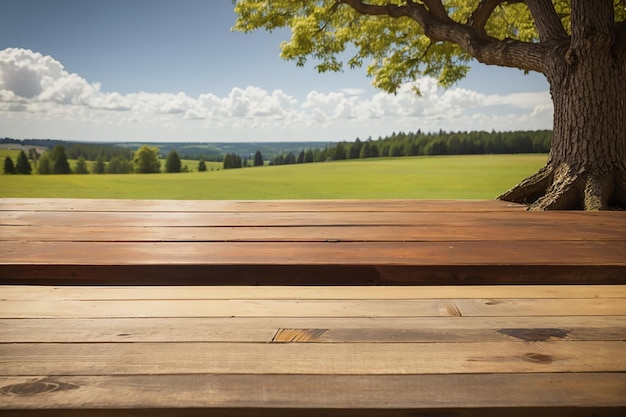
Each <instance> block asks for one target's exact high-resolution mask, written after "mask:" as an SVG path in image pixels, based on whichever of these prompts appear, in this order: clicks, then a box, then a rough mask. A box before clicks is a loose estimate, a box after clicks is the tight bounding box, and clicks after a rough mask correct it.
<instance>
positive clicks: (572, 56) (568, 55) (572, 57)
mask: <svg viewBox="0 0 626 417" xmlns="http://www.w3.org/2000/svg"><path fill="white" fill-rule="evenodd" d="M576 61H578V57H577V56H576V52H574V50H573V49H572V48H570V49H568V50H567V52H565V62H566V63H567V65H574V64H575V63H576Z"/></svg>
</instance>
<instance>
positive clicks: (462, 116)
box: [0, 0, 552, 142]
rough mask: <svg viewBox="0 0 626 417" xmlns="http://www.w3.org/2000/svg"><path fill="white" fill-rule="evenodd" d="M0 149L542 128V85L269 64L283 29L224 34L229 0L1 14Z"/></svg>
mask: <svg viewBox="0 0 626 417" xmlns="http://www.w3.org/2000/svg"><path fill="white" fill-rule="evenodd" d="M1 10H2V12H1V13H0V137H11V138H15V139H27V138H39V139H42V138H52V139H65V140H80V141H97V142H109V141H110V142H124V141H130V142H137V141H141V142H177V141H180V142H268V141H324V142H329V141H342V140H349V141H352V140H354V139H356V138H360V139H361V140H364V139H367V138H368V137H372V138H374V139H376V138H378V137H379V136H385V135H389V134H391V133H393V132H400V131H404V132H413V131H417V130H418V129H421V130H422V131H438V130H440V129H443V130H446V131H470V130H487V131H491V130H500V131H509V130H534V129H550V128H551V126H552V102H551V99H550V95H549V87H548V84H547V82H546V80H545V77H544V76H543V75H541V74H536V73H531V74H528V75H524V73H523V72H522V71H520V70H517V69H512V68H501V67H493V66H485V65H482V64H479V63H476V64H473V65H472V70H471V71H470V73H469V75H468V76H467V77H466V78H465V79H464V80H462V81H460V82H459V83H457V84H456V85H454V86H452V87H450V88H448V89H444V88H441V87H438V86H437V83H436V81H435V80H433V79H431V78H428V77H424V78H420V79H417V80H415V81H414V83H415V84H416V85H417V86H418V87H419V88H420V90H421V91H422V95H421V96H417V95H416V94H415V93H414V92H413V91H412V89H411V85H412V84H411V83H407V84H406V85H403V86H402V87H401V88H400V90H399V91H398V93H397V94H395V95H394V94H387V93H384V92H381V91H379V90H376V89H375V88H373V87H372V86H371V81H372V80H371V79H370V78H368V77H367V76H366V70H365V68H360V69H355V70H345V71H344V72H342V73H324V74H319V73H318V72H317V70H316V69H315V68H314V65H313V64H307V65H306V66H305V67H297V66H296V65H295V63H294V62H292V61H285V60H283V59H281V58H280V56H279V55H280V43H281V42H282V41H284V40H288V39H289V36H290V33H289V31H288V30H287V29H285V30H279V31H274V32H272V33H269V32H265V31H256V32H252V33H249V34H244V33H239V32H233V31H232V30H231V28H232V26H233V25H234V22H235V19H236V15H235V13H234V11H233V5H232V2H231V0H210V1H209V0H177V1H173V0H2V7H1Z"/></svg>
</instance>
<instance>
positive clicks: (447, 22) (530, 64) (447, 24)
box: [339, 0, 547, 73]
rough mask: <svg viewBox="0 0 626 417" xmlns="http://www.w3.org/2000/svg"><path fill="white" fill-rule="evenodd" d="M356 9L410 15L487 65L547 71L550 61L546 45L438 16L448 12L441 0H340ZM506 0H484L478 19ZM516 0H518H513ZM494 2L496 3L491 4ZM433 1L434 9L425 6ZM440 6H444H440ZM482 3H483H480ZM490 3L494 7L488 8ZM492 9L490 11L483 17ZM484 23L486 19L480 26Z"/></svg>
mask: <svg viewBox="0 0 626 417" xmlns="http://www.w3.org/2000/svg"><path fill="white" fill-rule="evenodd" d="M339 1H340V2H341V3H345V4H347V5H349V6H351V7H352V8H353V9H355V10H356V11H357V12H359V13H361V14H367V15H371V16H382V15H387V16H390V17H395V18H398V17H409V18H411V19H412V20H414V21H415V22H416V23H417V24H418V25H420V26H421V27H422V29H423V30H424V34H425V35H426V36H427V37H428V38H430V39H431V40H432V41H433V42H451V43H455V44H457V45H459V46H460V47H461V48H462V49H463V50H464V51H465V52H467V53H468V54H470V55H471V56H473V57H474V58H476V59H477V60H478V61H479V62H482V63H484V64H488V65H499V66H504V67H513V68H520V69H523V70H528V71H537V72H542V73H543V72H545V71H544V68H545V66H546V65H547V62H546V61H547V60H546V59H545V57H546V55H547V50H546V47H545V46H543V45H541V44H533V43H529V42H521V41H516V40H512V39H505V40H498V39H495V38H492V37H489V36H487V35H483V34H484V29H483V31H482V33H483V34H480V33H479V32H477V31H476V30H475V26H474V25H469V24H461V23H457V22H455V21H453V20H452V19H450V18H449V17H447V18H441V19H439V18H437V17H438V16H439V15H440V14H441V13H442V12H445V9H443V5H442V4H441V1H439V0H424V2H423V3H424V4H421V3H416V2H414V1H412V0H408V1H407V3H406V5H404V6H398V5H394V4H387V5H381V6H377V5H372V4H368V3H365V2H364V1H362V0H339ZM504 1H505V0H492V1H491V0H483V1H481V5H482V7H483V9H482V10H481V12H480V13H479V14H478V16H477V17H478V18H479V22H481V21H482V19H484V21H486V19H488V17H489V15H490V13H491V11H493V8H495V7H496V6H497V5H498V4H500V3H503V2H504ZM510 1H517V0H510ZM492 3H495V5H492ZM428 5H430V6H431V7H432V9H428V8H426V6H428ZM439 6H441V8H440V7H439ZM479 7H480V6H479ZM490 7H491V11H489V8H490ZM487 11H489V15H487V16H486V17H484V15H485V14H487ZM480 25H482V27H484V23H482V24H481V23H479V24H478V25H477V26H478V27H481V26H480Z"/></svg>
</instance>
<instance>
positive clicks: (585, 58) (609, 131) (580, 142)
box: [498, 0, 626, 210]
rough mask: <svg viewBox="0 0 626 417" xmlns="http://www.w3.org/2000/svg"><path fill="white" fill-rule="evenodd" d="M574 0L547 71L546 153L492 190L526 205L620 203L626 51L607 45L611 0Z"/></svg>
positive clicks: (624, 191)
mask: <svg viewBox="0 0 626 417" xmlns="http://www.w3.org/2000/svg"><path fill="white" fill-rule="evenodd" d="M576 3H577V4H576V5H574V4H573V5H572V38H571V42H570V43H569V44H568V45H567V46H565V47H564V48H561V49H562V53H557V54H555V58H554V62H553V63H552V65H551V66H550V70H549V71H546V73H545V75H546V77H547V78H548V81H549V83H550V92H551V94H552V99H553V102H554V129H553V137H552V147H551V150H550V156H549V158H548V161H547V163H546V166H545V167H544V168H542V169H541V170H540V171H539V172H537V173H536V174H535V175H533V176H531V177H529V178H527V179H526V180H524V181H523V182H521V183H520V184H519V185H517V186H515V187H514V188H512V189H511V190H509V191H507V192H506V193H505V194H503V195H502V196H500V197H498V198H499V199H502V200H507V201H513V202H518V203H525V204H529V205H530V209H531V210H550V209H552V210H557V209H585V210H602V209H610V208H622V209H626V123H625V121H626V116H625V115H626V87H625V86H626V59H625V57H624V56H620V54H616V53H615V49H614V48H613V46H614V42H613V41H614V31H613V25H614V23H613V12H612V10H613V9H612V2H605V4H607V5H608V6H609V7H604V8H603V7H598V4H597V3H598V2H595V1H589V0H582V1H578V2H576ZM574 6H577V7H574ZM621 55H623V54H621Z"/></svg>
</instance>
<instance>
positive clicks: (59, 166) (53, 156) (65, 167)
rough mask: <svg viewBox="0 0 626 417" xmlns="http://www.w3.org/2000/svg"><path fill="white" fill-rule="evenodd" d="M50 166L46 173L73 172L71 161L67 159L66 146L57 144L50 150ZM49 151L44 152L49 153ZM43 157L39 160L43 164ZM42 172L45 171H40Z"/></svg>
mask: <svg viewBox="0 0 626 417" xmlns="http://www.w3.org/2000/svg"><path fill="white" fill-rule="evenodd" d="M49 153H50V155H49V156H48V159H49V168H47V169H46V171H48V172H45V173H48V174H71V173H72V170H71V169H70V163H69V162H68V160H67V154H66V153H65V147H64V146H63V145H56V146H55V147H54V149H52V151H50V152H49ZM47 154H48V153H46V154H44V156H45V155H47ZM42 160H43V157H42V158H41V159H40V160H39V163H40V164H41V162H42ZM39 173H40V174H43V173H44V172H41V170H40V171H39Z"/></svg>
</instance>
